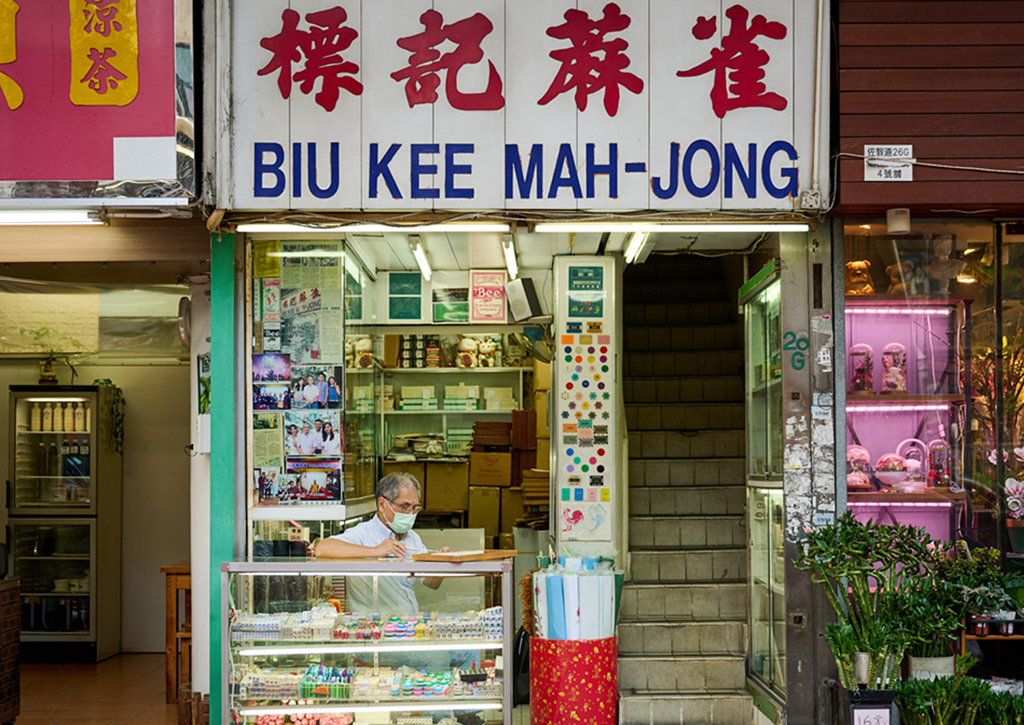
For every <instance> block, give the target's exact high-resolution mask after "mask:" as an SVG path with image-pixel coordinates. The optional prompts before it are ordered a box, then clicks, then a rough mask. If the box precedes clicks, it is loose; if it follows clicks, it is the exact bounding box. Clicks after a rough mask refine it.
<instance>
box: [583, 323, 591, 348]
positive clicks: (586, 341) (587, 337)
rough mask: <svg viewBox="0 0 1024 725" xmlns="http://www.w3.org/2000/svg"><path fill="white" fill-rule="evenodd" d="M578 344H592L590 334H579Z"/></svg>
mask: <svg viewBox="0 0 1024 725" xmlns="http://www.w3.org/2000/svg"><path fill="white" fill-rule="evenodd" d="M587 324H590V323H587ZM580 344H581V345H593V344H594V341H593V338H592V337H591V336H590V335H580Z"/></svg>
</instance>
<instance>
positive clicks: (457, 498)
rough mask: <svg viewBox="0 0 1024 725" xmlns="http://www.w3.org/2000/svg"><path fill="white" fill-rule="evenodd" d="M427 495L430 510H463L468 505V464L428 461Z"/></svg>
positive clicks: (427, 507)
mask: <svg viewBox="0 0 1024 725" xmlns="http://www.w3.org/2000/svg"><path fill="white" fill-rule="evenodd" d="M426 474H427V484H426V488H427V495H426V497H425V500H426V505H425V506H424V508H426V509H429V510H430V511H465V510H466V509H467V508H468V507H469V464H468V463H465V462H462V463H447V462H443V463H442V462H440V461H438V462H433V461H428V462H427V464H426Z"/></svg>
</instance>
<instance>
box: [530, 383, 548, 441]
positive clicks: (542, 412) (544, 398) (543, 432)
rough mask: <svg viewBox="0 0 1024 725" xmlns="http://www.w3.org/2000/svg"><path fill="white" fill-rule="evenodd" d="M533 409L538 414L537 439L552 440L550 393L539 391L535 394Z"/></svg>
mask: <svg viewBox="0 0 1024 725" xmlns="http://www.w3.org/2000/svg"><path fill="white" fill-rule="evenodd" d="M533 409H534V411H535V412H536V413H537V437H538V438H550V437H551V428H549V427H548V391H546V390H538V391H537V392H536V393H534V394H533Z"/></svg>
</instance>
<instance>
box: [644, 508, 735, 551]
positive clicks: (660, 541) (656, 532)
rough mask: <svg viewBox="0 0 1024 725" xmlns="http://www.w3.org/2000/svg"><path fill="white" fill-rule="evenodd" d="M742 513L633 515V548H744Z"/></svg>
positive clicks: (673, 549) (670, 549) (675, 549)
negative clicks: (727, 514) (729, 514)
mask: <svg viewBox="0 0 1024 725" xmlns="http://www.w3.org/2000/svg"><path fill="white" fill-rule="evenodd" d="M743 523H744V521H743V517H742V516H684V517H679V516H630V517H629V549H630V551H636V550H637V549H661V550H669V551H678V550H679V549H707V548H721V547H726V548H729V547H737V548H738V547H742V546H746V543H747V530H746V527H745V526H744V525H743Z"/></svg>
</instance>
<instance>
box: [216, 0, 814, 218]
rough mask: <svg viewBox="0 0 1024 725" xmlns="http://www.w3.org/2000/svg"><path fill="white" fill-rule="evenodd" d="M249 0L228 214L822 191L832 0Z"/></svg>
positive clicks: (760, 204)
mask: <svg viewBox="0 0 1024 725" xmlns="http://www.w3.org/2000/svg"><path fill="white" fill-rule="evenodd" d="M235 7H236V11H235V12H234V15H233V18H232V23H233V25H232V32H231V45H232V53H231V57H232V83H233V88H232V93H231V103H232V108H231V109H230V111H231V117H232V118H233V122H234V127H233V138H232V140H231V142H230V143H231V148H230V149H219V150H218V158H228V156H227V153H228V152H230V153H231V154H232V156H231V159H232V167H231V168H232V170H233V179H232V182H231V184H232V185H231V187H230V188H222V189H217V190H216V194H217V197H218V199H217V202H216V203H217V205H218V206H224V207H228V208H241V209H314V208H315V209H356V208H363V209H380V208H414V209H425V208H437V209H453V208H458V209H474V208H517V209H535V208H536V209H539V208H561V209H565V208H573V209H575V208H602V209H619V208H628V209H645V208H650V209H780V210H785V209H792V208H794V206H795V204H796V201H797V197H798V195H799V193H800V192H801V191H803V190H805V189H807V188H808V187H809V185H810V180H811V177H812V174H811V170H810V168H809V164H810V159H811V158H812V153H811V143H812V133H811V126H812V120H813V119H812V117H813V106H814V103H813V100H814V85H815V79H814V68H815V63H814V57H815V37H816V33H815V22H816V12H817V3H816V2H815V1H814V0H785V1H780V0H735V2H731V1H729V0H726V1H725V2H720V1H719V0H713V1H712V0H693V1H688V2H685V3H684V2H678V0H616V2H604V1H601V0H572V1H569V2H561V1H559V0H362V1H361V2H360V0H290V1H288V0H264V2H261V4H260V12H246V11H244V10H242V9H241V8H238V7H237V6H235ZM823 22H825V23H826V27H827V18H826V19H824V20H823ZM824 52H825V53H826V56H827V48H826V49H825V51H824ZM821 83H822V85H825V86H826V87H827V80H826V81H822V82H821ZM819 100H820V102H821V103H822V104H824V105H823V106H821V107H823V108H827V98H824V97H823V98H821V99H819ZM817 142H818V143H819V144H820V145H821V147H822V148H823V149H827V138H823V137H819V138H818V141H817ZM824 158H827V155H826V154H819V159H824ZM819 166H820V170H822V171H823V172H824V173H822V174H820V178H821V179H826V178H827V176H826V175H825V173H827V163H825V162H823V161H821V162H819ZM819 183H820V182H819ZM822 191H825V190H824V189H822Z"/></svg>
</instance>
